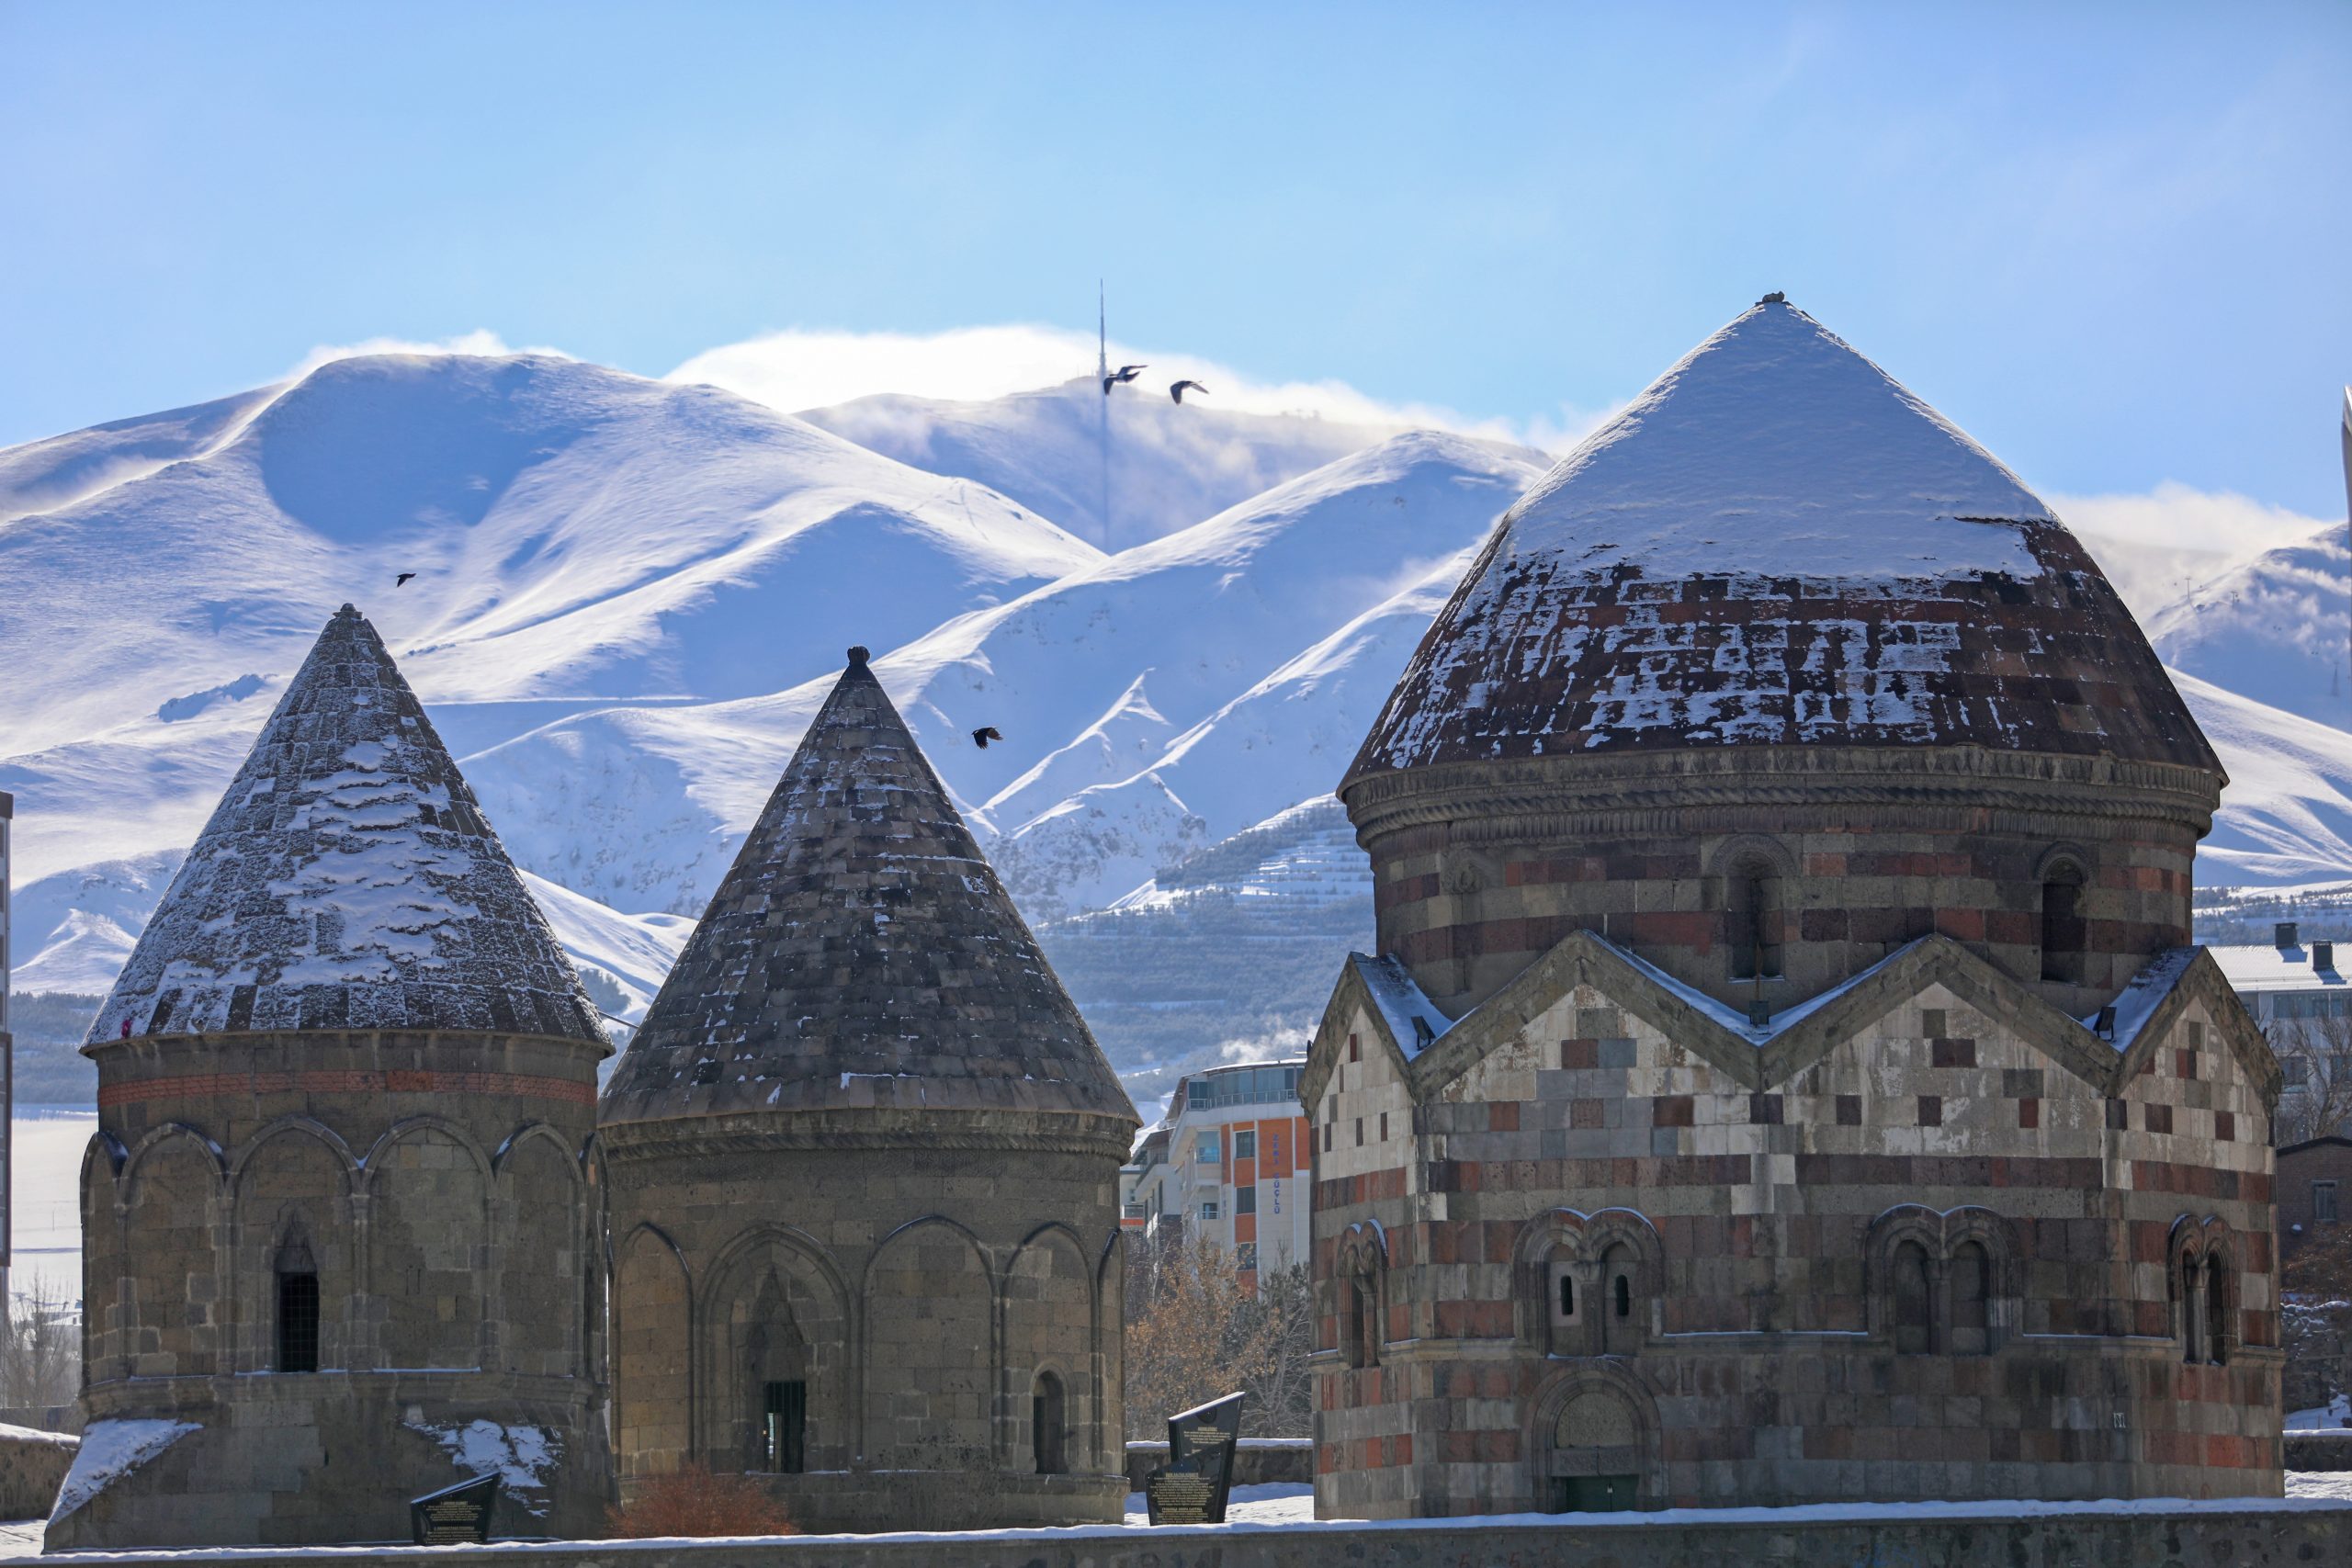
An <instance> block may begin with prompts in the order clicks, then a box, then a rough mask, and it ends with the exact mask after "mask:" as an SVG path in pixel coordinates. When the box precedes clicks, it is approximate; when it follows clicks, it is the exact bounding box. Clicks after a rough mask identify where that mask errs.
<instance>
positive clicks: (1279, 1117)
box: [1119, 1061, 1313, 1277]
mask: <svg viewBox="0 0 2352 1568" xmlns="http://www.w3.org/2000/svg"><path fill="white" fill-rule="evenodd" d="M1305 1066H1306V1063H1305V1062H1304V1061H1283V1062H1251V1063H1246V1064H1244V1065H1241V1066H1231V1067H1214V1068H1211V1069H1210V1070H1209V1071H1207V1072H1204V1073H1194V1074H1192V1075H1191V1076H1189V1077H1184V1078H1182V1079H1180V1080H1179V1081H1178V1083H1177V1085H1176V1092H1175V1093H1174V1094H1173V1095H1171V1096H1170V1098H1169V1101H1168V1112H1167V1114H1166V1115H1165V1116H1164V1117H1162V1118H1161V1119H1160V1122H1159V1125H1158V1126H1156V1127H1153V1128H1152V1129H1151V1130H1150V1131H1149V1132H1148V1133H1146V1134H1144V1136H1143V1141H1142V1142H1141V1143H1139V1144H1137V1145H1136V1152H1135V1156H1134V1157H1133V1158H1132V1159H1131V1160H1130V1161H1129V1162H1128V1164H1127V1165H1126V1166H1125V1168H1122V1169H1121V1171H1120V1173H1119V1188H1120V1193H1119V1196H1120V1199H1121V1201H1122V1203H1123V1205H1124V1206H1123V1207H1122V1209H1121V1211H1120V1213H1121V1223H1122V1224H1124V1225H1125V1227H1126V1228H1127V1229H1128V1230H1130V1231H1133V1232H1137V1233H1141V1234H1143V1235H1150V1236H1161V1235H1169V1234H1171V1233H1173V1234H1177V1235H1184V1234H1194V1235H1206V1236H1208V1237H1210V1238H1212V1239H1213V1240H1215V1241H1216V1243H1217V1244H1218V1245H1219V1246H1220V1247H1225V1248H1227V1249H1228V1250H1229V1251H1231V1252H1232V1253H1233V1255H1234V1257H1235V1258H1236V1259H1237V1260H1238V1263H1239V1264H1240V1267H1241V1271H1242V1273H1243V1275H1244V1276H1245V1277H1254V1276H1255V1275H1256V1274H1257V1272H1258V1271H1259V1270H1260V1269H1287V1268H1289V1267H1291V1266H1292V1265H1293V1264H1297V1263H1304V1262H1306V1260H1307V1258H1306V1247H1307V1227H1306V1218H1307V1215H1306V1211H1307V1188H1308V1184H1309V1181H1310V1179H1311V1178H1310V1175H1309V1167H1310V1164H1311V1155H1312V1152H1313V1151H1312V1150H1311V1149H1310V1148H1309V1147H1308V1138H1307V1126H1306V1117H1304V1116H1303V1115H1301V1114H1300V1113H1299V1105H1298V1077H1299V1074H1300V1072H1301V1071H1302V1070H1303V1069H1304V1068H1305Z"/></svg>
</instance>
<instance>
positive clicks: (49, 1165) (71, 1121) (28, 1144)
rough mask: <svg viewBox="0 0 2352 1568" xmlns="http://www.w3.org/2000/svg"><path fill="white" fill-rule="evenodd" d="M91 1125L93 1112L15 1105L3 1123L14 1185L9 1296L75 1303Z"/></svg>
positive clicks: (79, 1277)
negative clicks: (84, 1172)
mask: <svg viewBox="0 0 2352 1568" xmlns="http://www.w3.org/2000/svg"><path fill="white" fill-rule="evenodd" d="M97 1124H98V1117H97V1112H96V1111H61V1110H53V1109H49V1108H45V1107H41V1106H37V1105H24V1106H18V1107H17V1115H16V1118H15V1120H14V1121H12V1122H9V1123H8V1141H9V1146H10V1148H11V1149H12V1150H13V1151H14V1154H13V1156H12V1158H11V1161H10V1168H11V1174H12V1175H13V1177H14V1179H15V1182H16V1194H15V1201H14V1202H13V1203H12V1204H11V1205H10V1208H11V1213H10V1224H9V1234H10V1239H11V1243H12V1245H13V1247H14V1250H15V1258H14V1261H13V1263H12V1266H11V1268H10V1269H9V1275H8V1289H9V1292H11V1293H12V1294H15V1295H18V1296H28V1295H36V1294H39V1295H45V1296H48V1297H51V1298H52V1299H62V1300H64V1301H68V1302H73V1301H79V1300H80V1299H81V1295H82V1205H81V1200H80V1190H81V1185H82V1151H83V1149H84V1148H85V1146H87V1145H88V1144H89V1141H90V1134H91V1133H93V1132H94V1131H96V1128H97Z"/></svg>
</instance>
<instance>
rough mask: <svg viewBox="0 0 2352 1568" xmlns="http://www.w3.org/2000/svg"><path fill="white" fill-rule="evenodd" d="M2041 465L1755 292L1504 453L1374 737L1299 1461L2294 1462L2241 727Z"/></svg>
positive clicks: (1443, 1508)
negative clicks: (1312, 1409)
mask: <svg viewBox="0 0 2352 1568" xmlns="http://www.w3.org/2000/svg"><path fill="white" fill-rule="evenodd" d="M2224 782H2225V781H2224V779H2223V776H2222V769H2221V767H2220V765H2219V763H2218V762H2217V761H2216V760H2215V758H2214V756H2213V753H2212V751H2211V749H2210V748H2209V747H2208V746H2207V744H2206V742H2205V740H2204V739H2203V737H2202V736H2201V735H2200V734H2199V731H2198V728H2197V726H2196V724H2195V722H2194V720H2193V719H2192V718H2191V716H2189V714H2188V709H2187V708H2186V706H2185V705H2183V703H2182V702H2181V700H2180V697H2179V695H2178V694H2177V692H2176V691H2175V690H2174V688H2173V686H2172V683H2171V682H2170V681H2169V680H2168V679H2167V677H2166V676H2165V671H2164V670H2163V668H2162V666H2161V665H2160V664H2159V663H2158V661H2157V660H2156V658H2155V656H2154V653H2153V652H2152V651H2151V649H2149V647H2148V645H2147V642H2146V640H2145V638H2144V637H2143V636H2142V635H2141V633H2140V630H2139V628H2138V627H2137V626H2135V625H2134V624H2133V622H2132V620H2131V615H2130V614H2129V613H2128V612H2127V611H2126V610H2125V608H2124V607H2123V605H2122V604H2121V602H2120V599H2119V598H2118V597H2117V595H2116V593H2115V592H2114V590H2113V589H2112V587H2111V586H2110V585H2109V583H2108V581H2106V579H2105V578H2104V577H2103V576H2102V575H2101V574H2100V572H2099V570H2098V566H2097V564H2096V563H2095V562H2094V561H2093V560H2092V559H2091V558H2090V557H2089V556H2088V554H2087V553H2086V551H2085V550H2084V549H2083V547H2081V545H2080V544H2079V543H2077V542H2076V541H2075V539H2074V537H2073V536H2071V535H2069V534H2068V533H2067V531H2066V529H2065V527H2064V525H2063V524H2062V523H2060V521H2059V520H2058V519H2057V517H2056V516H2055V515H2054V513H2052V511H2051V509H2050V508H2049V507H2048V506H2047V505H2045V504H2044V503H2043V502H2041V500H2040V499H2039V498H2037V497H2036V496H2034V495H2033V494H2032V493H2031V492H2030V491H2028V490H2027V489H2026V487H2025V486H2024V485H2023V484H2022V483H2021V482H2020V481H2019V480H2018V478H2017V477H2016V476H2015V475H2014V474H2012V473H2010V472H2009V470H2008V469H2007V468H2004V467H2002V466H2001V465H2000V464H1999V463H1998V462H1997V461H1996V460H1995V459H1994V458H1993V457H1991V456H1990V455H1988V454H1987V453H1986V452H1985V451H1984V449H1983V448H1981V447H1979V446H1977V445H1976V444H1975V443H1974V442H1973V441H1971V440H1970V439H1969V438H1968V437H1967V436H1966V435H1965V434H1962V432H1961V431H1960V430H1959V429H1958V428H1956V427H1955V426H1954V425H1953V424H1951V422H1949V421H1948V420H1946V419H1944V418H1943V417H1942V416H1941V415H1940V414H1939V413H1937V412H1935V411H1934V410H1932V409H1930V408H1928V406H1927V405H1926V404H1925V403H1923V402H1921V401H1920V400H1918V399H1917V397H1915V396H1913V395H1912V394H1911V393H1910V392H1908V391H1907V390H1905V389H1904V388H1902V387H1901V386H1899V385H1898V384H1896V383H1895V382H1894V380H1893V379H1892V378H1889V377H1888V376H1887V375H1886V374H1885V373H1884V372H1883V371H1882V370H1881V369H1879V367H1877V366H1875V365H1873V364H1871V362H1870V361H1868V360H1867V359H1864V358H1863V357H1862V356H1861V355H1859V354H1857V353H1856V352H1855V351H1854V350H1853V349H1851V348H1850V347H1849V346H1848V345H1847V344H1844V343H1843V342H1841V341H1840V340H1839V339H1838V338H1837V337H1836V336H1834V335H1833V334H1831V333H1829V332H1827V331H1826V329H1824V328H1823V327H1822V326H1821V325H1820V323H1818V322H1817V321H1814V320H1813V318H1811V317H1810V316H1807V315H1806V314H1805V313H1804V312H1803V311H1802V310H1797V309H1795V308H1794V307H1793V306H1791V305H1789V304H1787V303H1786V302H1785V301H1783V300H1781V299H1778V298H1777V297H1775V298H1772V299H1767V300H1766V301H1765V302H1763V303H1760V304H1759V305H1758V306H1757V307H1756V308H1755V309H1753V310H1749V311H1747V313H1745V314H1743V315H1742V316H1740V317H1739V318H1738V319H1737V320H1736V321H1733V322H1731V323H1730V324H1729V325H1728V326H1726V327H1724V329H1723V330H1722V331H1721V332H1719V333H1716V334H1715V335H1714V336H1713V337H1711V338H1709V339H1708V340H1707V341H1706V342H1705V343H1703V344H1701V345H1700V346H1699V347H1698V348H1696V349H1695V350H1693V351H1692V352H1691V354H1690V355H1688V356H1686V357H1685V358H1684V359H1683V360H1681V361H1680V362H1679V364H1677V365H1676V366H1674V367H1672V368H1671V369H1669V370H1668V372H1667V373H1666V374H1665V375H1664V376H1662V377H1660V378H1659V379H1658V380H1657V382H1656V383H1654V384H1653V385H1652V386H1651V387H1650V388H1649V389H1647V390H1646V391H1645V392H1644V393H1643V394H1642V395H1641V396H1640V397H1639V398H1637V399H1635V400H1634V402H1633V404H1632V405H1631V406H1630V407H1628V408H1627V409H1626V410H1625V411H1624V412H1623V413H1622V414H1620V415H1619V416H1618V417H1617V418H1615V419H1613V420H1611V422H1609V423H1607V424H1605V425H1604V426H1602V427H1601V428H1600V430H1599V431H1597V432H1595V433H1594V434H1592V435H1591V436H1590V437H1589V438H1588V439H1587V440H1586V441H1585V442H1583V443H1582V444H1581V445H1580V446H1577V449H1576V450H1575V451H1573V452H1572V453H1570V454H1569V456H1568V457H1566V459H1564V460H1563V461H1562V462H1561V463H1560V464H1559V465H1558V466H1557V467H1556V468H1555V469H1554V470H1553V471H1552V472H1551V473H1550V474H1549V475H1547V476H1546V477H1545V478H1544V479H1543V480H1542V481H1540V482H1539V483H1538V484H1537V485H1536V486H1535V487H1534V488H1533V489H1532V491H1529V492H1528V494H1527V495H1526V496H1524V497H1523V498H1521V501H1520V502H1518V503H1517V504H1516V505H1515V506H1513V507H1512V508H1511V509H1510V511H1509V512H1508V513H1506V514H1505V515H1504V517H1503V519H1502V521H1501V522H1500V524H1499V525H1498V527H1497V529H1496V531H1495V533H1494V535H1493V536H1492V537H1491V538H1490V539H1489V540H1488V542H1487V547H1486V548H1485V550H1484V552H1483V553H1482V555H1481V556H1480V557H1479V558H1477V559H1476V563H1475V564H1474V565H1473V566H1472V567H1471V569H1470V570H1469V572H1468V574H1467V576H1466V577H1465V578H1464V581H1463V582H1462V584H1461V586H1460V587H1459V588H1458V589H1457V590H1456V592H1454V594H1453V598H1452V599H1451V601H1450V602H1449V603H1448V604H1447V605H1446V606H1445V608H1444V610H1443V611H1442V613H1441V614H1440V615H1439V616H1438V618H1437V620H1436V622H1435V623H1434V624H1433V625H1432V626H1431V627H1430V632H1429V634H1428V636H1427V637H1426V638H1425V639H1424V640H1423V642H1422V643H1421V645H1420V647H1419V649H1418V650H1417V652H1416V653H1415V655H1414V658H1413V660H1412V661H1411V663H1410V665H1409V666H1408V669H1407V670H1406V671H1405V673H1404V676H1403V678H1402V679H1401V680H1400V681H1399V682H1398V683H1397V688H1396V690H1395V692H1394V693H1393V694H1391V696H1390V699H1389V701H1388V703H1387V705H1386V706H1385V709H1384V710H1383V712H1382V713H1381V715H1380V716H1379V718H1378V719H1377V721H1376V722H1375V724H1374V728H1373V730H1372V733H1371V734H1370V735H1369V736H1368V737H1367V739H1366V740H1365V742H1364V745H1363V750H1361V751H1360V752H1359V754H1358V755H1357V757H1356V759H1355V761H1354V763H1353V765H1352V766H1351V769H1350V770H1349V773H1348V775H1347V777H1346V778H1345V779H1344V780H1343V781H1342V782H1341V783H1340V797H1341V799H1342V801H1343V802H1344V804H1345V805H1346V807H1347V809H1348V812H1349V815H1350V818H1351V820H1352V821H1353V822H1354V824H1355V827H1356V829H1357V834H1358V837H1359V839H1360V840H1361V841H1362V842H1363V845H1364V847H1365V848H1366V849H1367V850H1368V851H1369V852H1370V853H1371V856H1372V862H1373V872H1374V899H1375V908H1376V919H1377V935H1378V942H1379V950H1380V951H1379V953H1378V955H1377V956H1369V955H1361V954H1360V955H1357V956H1356V957H1355V958H1353V959H1352V960H1351V962H1350V964H1348V966H1347V967H1346V969H1345V970H1344V971H1343V973H1342V975H1341V976H1340V983H1339V986H1338V988H1337V990H1336V991H1335V993H1334V996H1333V998H1332V1000H1331V1003H1330V1006H1329V1009H1328V1010H1327V1011H1326V1013H1325V1015H1324V1019H1323V1021H1322V1025H1321V1029H1320V1031H1319V1032H1318V1034H1317V1040H1316V1043H1315V1045H1314V1047H1313V1051H1312V1054H1311V1056H1310V1059H1309V1064H1308V1067H1307V1071H1306V1077H1305V1079H1304V1082H1303V1084H1302V1090H1301V1092H1302V1099H1303V1101H1304V1104H1305V1107H1306V1111H1307V1113H1308V1114H1309V1116H1310V1117H1311V1118H1312V1119H1313V1121H1314V1122H1315V1124H1316V1160H1317V1167H1316V1172H1315V1208H1314V1221H1313V1224H1314V1234H1315V1247H1314V1266H1315V1271H1316V1275H1317V1290H1318V1292H1320V1303H1321V1310H1322V1313H1323V1316H1324V1329H1323V1336H1324V1337H1323V1341H1322V1343H1323V1345H1324V1347H1325V1348H1327V1349H1328V1350H1329V1352H1330V1356H1329V1359H1327V1360H1326V1361H1324V1362H1322V1363H1321V1364H1320V1368H1319V1372H1318V1375H1319V1377H1320V1378H1321V1379H1322V1382H1321V1386H1320V1387H1319V1388H1318V1397H1317V1412H1318V1414H1317V1439H1318V1443H1319V1444H1320V1445H1321V1448H1322V1452H1321V1454H1320V1456H1319V1462H1318V1467H1317V1506H1318V1509H1319V1510H1320V1511H1322V1512H1323V1513H1325V1514H1327V1515H1338V1516H1351V1517H1363V1516H1382V1515H1430V1514H1448V1513H1464V1512H1488V1511H1496V1510H1502V1511H1510V1510H1513V1509H1523V1508H1531V1507H1533V1508H1553V1509H1573V1508H1585V1507H1611V1506H1617V1507H1622V1506H1665V1505H1694V1504H1702V1503H1703V1504H1738V1505H1747V1504H1778V1503H1795V1502H1816V1501H1829V1500H1836V1499H1844V1498H1852V1499H1874V1500H1901V1499H1908V1498H1931V1497H1961V1496H1988V1497H1998V1496H2018V1497H2024V1496H2035V1497H2101V1496H2133V1495H2176V1496H2178V1495H2187V1496H2207V1495H2276V1494H2277V1493H2278V1490H2279V1486H2280V1472H2279V1450H2278V1421H2277V1415H2276V1409H2277V1403H2278V1367H2279V1354H2278V1348H2277V1347H2278V1314H2277V1303H2276V1296H2275V1272H2274V1265H2273V1261H2272V1259H2271V1257H2270V1234H2271V1219H2270V1215H2271V1206H2270V1202H2271V1195H2270V1183H2271V1174H2272V1168H2271V1159H2270V1144H2269V1118H2270V1113H2271V1111H2272V1110H2273V1108H2274V1107H2275V1103H2276V1096H2277V1093H2278V1082H2279V1075H2278V1066H2277V1064H2276V1062H2275V1061H2274V1060H2273V1058H2272V1057H2271V1055H2270V1053H2269V1051H2268V1048H2267V1045H2266V1044H2265V1043H2264V1042H2263V1040H2262V1038H2261V1036H2260V1034H2259V1032H2257V1031H2256V1029H2255V1027H2254V1026H2253V1024H2252V1022H2251V1021H2250V1020H2249V1019H2248V1018H2247V1017H2246V1015H2245V1011H2244V1010H2243V1009H2242V1008H2241V1007H2240V1006H2239V1004H2238V1003H2237V1001H2236V999H2235V998H2234V997H2233V995H2232V993H2231V992H2230V990H2229V987H2227V985H2226V984H2225V983H2224V982H2223V981H2222V978H2221V976H2220V974H2219V971H2218V970H2217V969H2216V968H2215V967H2214V965H2213V964H2212V962H2211V959H2209V958H2208V957H2206V956H2205V955H2204V954H2203V953H2202V952H2201V950H2199V949H2197V948H2195V947H2193V946H2190V945H2189V943H2190V940H2191V938H2190V889H2191V874H2192V866H2193V857H2194V853H2195V850H2196V845H2197V841H2198V840H2199V838H2200V837H2201V836H2202V835H2203V834H2204V833H2205V832H2206V831H2207V830H2208V829H2209V828H2210V826H2211V816H2212V812H2213V809H2214V807H2215V805H2216V803H2217V801H2218V799H2219V795H2220V791H2221V788H2222V784H2223V783H2224Z"/></svg>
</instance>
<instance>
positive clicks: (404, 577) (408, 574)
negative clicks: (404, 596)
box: [392, 571, 416, 588]
mask: <svg viewBox="0 0 2352 1568" xmlns="http://www.w3.org/2000/svg"><path fill="white" fill-rule="evenodd" d="M415 575H416V573H414V572H413V571H404V572H402V573H401V574H400V575H399V576H398V577H395V578H394V579H392V586H393V587H395V588H398V587H401V585H402V584H404V583H406V582H407V581H408V580H409V579H410V578H412V577H414V576H415Z"/></svg>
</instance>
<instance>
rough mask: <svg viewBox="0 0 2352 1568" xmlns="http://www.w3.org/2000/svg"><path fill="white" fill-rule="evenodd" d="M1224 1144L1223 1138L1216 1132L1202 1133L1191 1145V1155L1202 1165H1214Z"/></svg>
mask: <svg viewBox="0 0 2352 1568" xmlns="http://www.w3.org/2000/svg"><path fill="white" fill-rule="evenodd" d="M1224 1146H1225V1145H1224V1142H1223V1139H1222V1137H1221V1136H1220V1135H1219V1134H1216V1133H1214V1132H1211V1133H1203V1134H1201V1135H1200V1137H1199V1139H1198V1140H1196V1141H1195V1142H1194V1143H1193V1157H1194V1158H1196V1159H1198V1160H1199V1161H1200V1162H1201V1163H1202V1164H1203V1165H1215V1164H1216V1163H1217V1160H1218V1157H1219V1156H1220V1154H1221V1152H1222V1151H1223V1149H1224Z"/></svg>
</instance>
